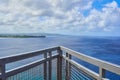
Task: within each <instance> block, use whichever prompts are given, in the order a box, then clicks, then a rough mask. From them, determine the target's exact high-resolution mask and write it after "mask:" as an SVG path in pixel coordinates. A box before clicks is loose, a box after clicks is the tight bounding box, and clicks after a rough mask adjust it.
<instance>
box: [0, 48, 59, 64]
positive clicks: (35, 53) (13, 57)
mask: <svg viewBox="0 0 120 80" xmlns="http://www.w3.org/2000/svg"><path fill="white" fill-rule="evenodd" d="M58 49H59V47H52V48H46V49H42V50H36V51H31V52H26V53H20V54H17V55H11V56H6V57H1V58H0V64H2V63H3V62H4V64H6V63H11V62H15V61H19V60H23V59H26V58H30V57H34V56H38V55H41V54H44V53H46V52H50V51H55V50H58Z"/></svg>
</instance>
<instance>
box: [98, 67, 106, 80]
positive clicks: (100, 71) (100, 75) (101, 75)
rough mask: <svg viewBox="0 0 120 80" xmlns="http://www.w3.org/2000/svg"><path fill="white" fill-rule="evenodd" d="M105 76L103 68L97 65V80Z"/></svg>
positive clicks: (101, 79)
mask: <svg viewBox="0 0 120 80" xmlns="http://www.w3.org/2000/svg"><path fill="white" fill-rule="evenodd" d="M103 78H105V69H103V68H101V67H99V80H103Z"/></svg>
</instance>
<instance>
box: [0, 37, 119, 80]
mask: <svg viewBox="0 0 120 80" xmlns="http://www.w3.org/2000/svg"><path fill="white" fill-rule="evenodd" d="M52 46H65V47H68V48H70V49H73V50H76V51H78V52H82V53H84V54H86V55H89V56H92V57H95V58H98V59H102V60H105V61H108V62H111V63H114V64H117V65H120V37H84V36H82V37H79V36H47V37H46V38H0V57H3V56H9V55H14V54H20V53H23V52H28V51H33V50H40V49H43V48H48V47H52ZM76 60H77V59H76ZM78 62H79V63H82V64H83V65H85V66H87V67H88V68H90V69H93V70H94V71H96V72H98V70H97V68H96V67H95V66H92V65H88V64H87V63H84V62H82V61H78ZM107 73H108V75H106V76H107V77H108V78H110V80H120V76H118V75H115V74H113V73H110V72H107Z"/></svg>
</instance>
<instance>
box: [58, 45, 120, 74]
mask: <svg viewBox="0 0 120 80" xmlns="http://www.w3.org/2000/svg"><path fill="white" fill-rule="evenodd" d="M60 49H61V50H62V51H65V52H67V53H68V54H70V55H72V56H75V57H76V58H78V59H80V60H83V61H85V62H88V63H90V64H93V65H95V66H98V67H101V68H103V69H105V70H108V71H111V72H113V73H116V74H118V75H120V66H119V65H117V64H113V63H110V62H107V61H103V60H100V59H96V58H94V57H91V56H87V55H85V54H83V53H79V52H76V51H74V50H71V49H68V48H66V47H63V46H60Z"/></svg>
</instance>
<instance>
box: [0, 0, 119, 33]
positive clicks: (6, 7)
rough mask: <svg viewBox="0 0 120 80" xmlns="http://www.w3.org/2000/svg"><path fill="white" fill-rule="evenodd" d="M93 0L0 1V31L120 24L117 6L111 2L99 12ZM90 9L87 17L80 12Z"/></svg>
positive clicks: (100, 27)
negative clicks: (93, 5)
mask: <svg viewBox="0 0 120 80" xmlns="http://www.w3.org/2000/svg"><path fill="white" fill-rule="evenodd" d="M92 3H93V0H71V1H70V0H0V32H1V33H2V32H40V31H41V29H42V30H43V31H44V32H60V31H66V32H68V33H69V32H71V31H73V32H74V31H78V33H79V32H82V31H88V30H90V31H91V30H103V31H110V30H111V29H113V27H118V26H120V23H119V22H118V21H120V8H119V7H118V5H117V3H116V2H115V1H113V2H112V3H108V4H106V5H105V6H104V8H103V9H102V11H99V10H96V9H92ZM84 10H90V14H89V15H88V16H86V17H85V16H84V14H83V13H82V12H83V11H84Z"/></svg>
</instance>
